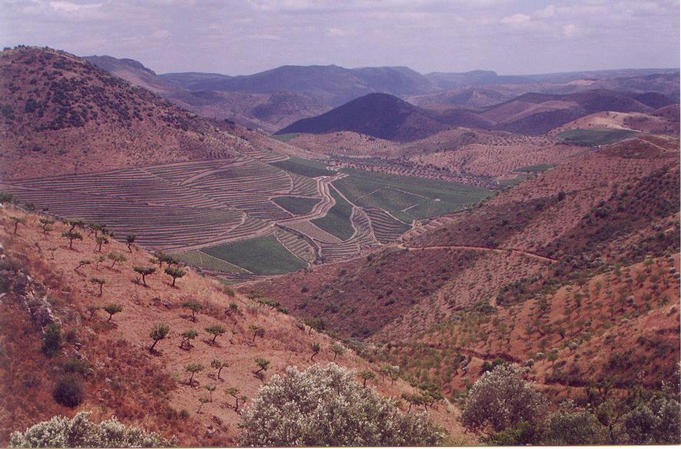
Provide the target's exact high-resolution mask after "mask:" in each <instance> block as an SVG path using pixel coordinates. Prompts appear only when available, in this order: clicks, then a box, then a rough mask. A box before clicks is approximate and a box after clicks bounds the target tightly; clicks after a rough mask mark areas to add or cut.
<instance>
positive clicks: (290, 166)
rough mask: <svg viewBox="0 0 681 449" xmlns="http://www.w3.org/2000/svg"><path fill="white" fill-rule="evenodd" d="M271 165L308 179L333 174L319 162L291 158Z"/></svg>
mask: <svg viewBox="0 0 681 449" xmlns="http://www.w3.org/2000/svg"><path fill="white" fill-rule="evenodd" d="M271 165H274V166H275V167H278V168H282V169H284V170H287V171H290V172H291V173H295V174H298V175H303V176H307V177H310V178H316V177H317V176H328V175H333V173H334V172H332V171H331V170H329V169H328V168H327V167H326V165H324V164H323V163H321V162H319V161H312V160H309V159H302V158H299V157H293V156H291V157H290V158H288V159H286V160H285V161H279V162H272V164H271Z"/></svg>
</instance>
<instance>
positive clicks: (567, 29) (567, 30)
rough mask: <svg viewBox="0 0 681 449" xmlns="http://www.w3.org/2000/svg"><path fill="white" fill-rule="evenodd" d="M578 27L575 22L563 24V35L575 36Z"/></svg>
mask: <svg viewBox="0 0 681 449" xmlns="http://www.w3.org/2000/svg"><path fill="white" fill-rule="evenodd" d="M577 32H578V28H577V26H576V25H575V24H574V23H568V24H566V25H563V35H564V36H565V37H573V36H575V35H576V34H577Z"/></svg>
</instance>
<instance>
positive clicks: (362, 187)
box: [334, 169, 491, 223]
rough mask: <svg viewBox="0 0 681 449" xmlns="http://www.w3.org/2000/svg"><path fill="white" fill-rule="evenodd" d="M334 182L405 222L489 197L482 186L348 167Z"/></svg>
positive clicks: (351, 197) (361, 202) (358, 201)
mask: <svg viewBox="0 0 681 449" xmlns="http://www.w3.org/2000/svg"><path fill="white" fill-rule="evenodd" d="M345 173H347V174H348V176H347V177H345V178H342V179H340V180H338V181H336V182H335V183H334V185H335V186H336V188H338V189H339V190H340V191H341V192H342V193H343V194H344V195H345V196H346V197H347V198H348V199H349V200H350V201H351V202H353V203H354V204H356V205H357V206H360V207H364V208H378V209H383V210H385V211H387V212H389V213H390V214H391V215H393V216H394V217H396V218H398V219H399V220H402V221H404V222H407V223H409V222H411V221H412V220H415V219H423V218H428V217H433V216H436V215H442V214H446V213H451V212H455V211H457V210H460V209H463V208H465V207H467V206H471V205H473V204H475V203H477V202H478V201H480V200H483V199H485V198H487V197H488V196H489V195H490V194H491V192H490V191H489V190H487V189H484V188H482V187H476V186H471V185H465V184H456V183H451V182H446V181H439V180H434V179H422V178H415V177H408V176H395V175H389V174H385V173H369V172H364V171H359V170H353V169H346V170H345Z"/></svg>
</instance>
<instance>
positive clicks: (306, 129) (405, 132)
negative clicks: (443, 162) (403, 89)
mask: <svg viewBox="0 0 681 449" xmlns="http://www.w3.org/2000/svg"><path fill="white" fill-rule="evenodd" d="M446 128H447V125H446V124H444V123H442V122H441V121H439V120H437V119H436V118H434V117H433V116H432V115H430V114H428V113H427V112H426V111H424V110H422V109H420V108H417V107H416V106H413V105H411V104H409V103H407V102H405V101H403V100H400V99H399V98H397V97H394V96H392V95H388V94H369V95H365V96H364V97H361V98H358V99H356V100H353V101H351V102H349V103H346V104H344V105H342V106H339V107H337V108H335V109H333V110H331V111H329V112H326V113H324V114H322V115H319V116H317V117H311V118H307V119H302V120H299V121H297V122H295V123H293V124H291V125H289V126H287V127H286V128H283V129H281V130H279V131H277V133H276V134H290V133H312V134H323V133H328V132H334V131H355V132H358V133H362V134H368V135H370V136H373V137H377V138H380V139H387V140H397V141H410V140H416V139H420V138H423V137H426V136H428V135H430V134H433V133H435V132H437V131H442V130H444V129H446Z"/></svg>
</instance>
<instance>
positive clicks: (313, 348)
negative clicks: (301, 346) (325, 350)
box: [310, 342, 322, 362]
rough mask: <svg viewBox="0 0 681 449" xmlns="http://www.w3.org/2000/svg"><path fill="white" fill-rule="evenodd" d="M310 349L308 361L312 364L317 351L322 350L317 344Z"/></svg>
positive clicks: (313, 344)
mask: <svg viewBox="0 0 681 449" xmlns="http://www.w3.org/2000/svg"><path fill="white" fill-rule="evenodd" d="M310 349H311V350H312V355H311V356H310V361H311V362H314V358H315V357H316V356H317V354H319V351H321V350H322V347H321V346H320V345H319V343H317V342H314V343H312V344H311V345H310Z"/></svg>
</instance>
